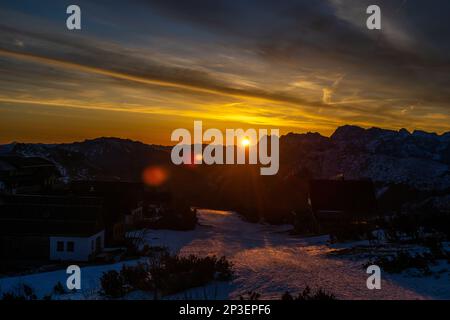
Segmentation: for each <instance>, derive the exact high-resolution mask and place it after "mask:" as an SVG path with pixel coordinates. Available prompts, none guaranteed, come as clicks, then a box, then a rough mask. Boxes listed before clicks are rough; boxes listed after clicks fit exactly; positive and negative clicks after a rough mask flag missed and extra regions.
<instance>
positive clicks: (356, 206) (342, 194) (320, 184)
mask: <svg viewBox="0 0 450 320" xmlns="http://www.w3.org/2000/svg"><path fill="white" fill-rule="evenodd" d="M309 196H310V200H311V206H312V209H313V211H314V212H318V211H343V212H347V213H358V214H370V213H373V212H374V211H375V210H376V198H375V191H374V186H373V183H372V181H370V180H311V181H310V183H309Z"/></svg>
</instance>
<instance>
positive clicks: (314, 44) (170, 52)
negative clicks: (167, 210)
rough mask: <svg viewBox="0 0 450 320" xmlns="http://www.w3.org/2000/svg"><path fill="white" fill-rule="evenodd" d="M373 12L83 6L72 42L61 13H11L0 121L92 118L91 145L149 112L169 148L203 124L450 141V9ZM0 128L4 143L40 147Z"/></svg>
mask: <svg viewBox="0 0 450 320" xmlns="http://www.w3.org/2000/svg"><path fill="white" fill-rule="evenodd" d="M369 4H371V3H370V1H365V0H363V1H356V0H345V1H343V0H328V1H314V2H313V1H300V0H299V1H294V0H284V1H275V0H274V1H269V0H258V1H256V0H255V1H251V0H244V1H225V0H216V1H206V0H205V1H203V0H190V1H167V0H164V1H163V0H133V1H128V2H127V4H126V5H125V4H124V3H123V1H101V0H98V1H79V5H80V7H81V8H82V26H83V29H82V30H81V31H79V32H70V31H68V30H66V29H65V18H66V15H65V8H64V6H63V4H58V5H56V4H54V3H53V1H41V2H40V6H36V4H35V3H33V1H28V0H27V1H21V2H19V3H13V2H8V3H2V4H1V6H2V7H1V11H0V21H1V23H0V113H1V114H2V116H3V117H2V118H3V119H12V118H14V119H19V117H18V114H17V113H18V112H23V115H24V117H27V114H28V113H27V112H29V111H32V113H36V112H37V113H40V114H41V117H45V116H44V115H43V114H47V115H48V114H49V113H50V114H52V112H54V114H53V115H48V116H47V118H46V119H54V121H56V119H57V118H58V117H57V116H55V115H56V114H57V112H56V111H51V110H56V109H57V108H63V109H67V110H68V111H67V114H66V115H67V116H70V115H71V114H72V115H73V119H72V120H73V122H72V123H73V126H76V125H79V123H78V122H77V121H81V120H79V119H78V118H77V117H79V113H80V112H82V114H83V115H84V118H90V119H91V120H92V119H96V120H95V121H94V120H92V121H93V122H92V121H91V123H93V124H96V123H97V127H96V130H93V129H92V128H91V130H90V131H89V128H83V130H85V131H84V132H85V134H84V136H86V137H89V136H92V135H93V134H97V133H98V128H104V130H103V131H101V133H108V132H109V131H108V130H110V129H111V128H110V127H109V126H105V125H104V124H103V122H102V121H101V118H100V116H99V115H97V114H95V112H108V111H109V112H111V115H113V114H120V116H119V115H116V116H110V117H112V118H114V119H115V120H114V121H116V124H115V129H116V132H111V133H110V135H115V133H119V134H120V135H123V136H127V135H134V134H135V131H133V130H132V129H130V128H129V125H130V124H129V122H130V121H127V119H126V118H127V117H129V118H128V120H130V119H131V118H133V119H134V116H133V115H132V114H142V117H143V118H142V120H141V122H142V123H140V124H139V127H140V126H144V123H146V124H149V125H152V124H155V123H156V122H158V123H159V125H158V126H157V128H158V132H157V133H158V138H157V139H158V141H156V142H162V143H164V142H167V139H168V137H170V131H171V130H173V129H174V128H176V127H177V126H179V125H183V124H185V126H189V125H190V124H191V122H192V119H199V120H209V121H211V125H219V126H221V127H227V126H230V125H242V126H255V125H258V126H277V127H281V128H282V132H287V131H300V132H303V131H320V132H322V133H324V134H329V133H331V132H332V131H333V130H334V128H335V127H336V126H339V125H342V124H346V123H351V124H358V125H362V126H380V127H388V128H396V129H399V128H401V127H406V128H408V129H411V130H412V129H425V130H432V131H438V132H443V131H447V130H449V129H450V121H449V120H450V119H449V118H450V109H449V107H450V44H449V42H448V41H447V39H448V37H449V36H450V22H448V19H447V17H446V12H448V9H450V3H448V1H434V2H433V4H429V3H428V4H427V3H426V2H424V1H419V0H416V1H411V0H409V1H406V0H399V1H387V0H383V1H378V5H379V6H380V7H381V8H382V19H383V20H382V27H383V29H382V30H381V31H369V30H367V28H365V21H366V18H367V15H366V13H365V9H366V8H367V6H368V5H369ZM14 106H16V107H14ZM44 109H45V110H46V111H45V112H44V111H43V110H44ZM19 110H20V111H19ZM24 110H28V111H27V112H25V111H24ZM74 110H75V111H74ZM14 113H16V114H15V115H14ZM96 117H97V118H96ZM162 118H164V125H162V126H161V125H160V124H161V119H162ZM77 119H78V120H77ZM144 119H145V121H144ZM1 121H2V120H0V122H1ZM15 121H19V120H15ZM21 121H22V125H23V127H24V126H25V125H27V126H28V127H29V125H30V123H32V120H31V119H26V120H21ZM49 121H50V120H49ZM18 125H19V126H20V123H19V124H18ZM102 125H103V127H102ZM2 126H3V128H7V129H3V130H4V133H5V137H6V136H8V138H3V139H5V140H7V139H12V138H13V136H17V137H16V139H24V140H26V139H29V138H27V137H24V136H23V134H22V136H20V135H21V133H20V132H19V131H14V129H13V128H12V125H11V124H7V123H2ZM155 128H156V126H155ZM6 130H8V132H6ZM48 130H49V131H48V135H47V136H48V137H53V140H55V141H57V140H60V138H58V132H57V131H55V130H53V131H52V129H51V128H49V129H48ZM27 131H29V130H27ZM6 133H7V134H6ZM148 134H149V135H152V134H153V135H155V134H156V131H151V130H150V131H149V132H148ZM61 136H64V139H67V137H66V135H65V134H62V133H61ZM79 136H80V137H82V136H83V134H82V133H80V135H79ZM164 137H167V138H164ZM73 138H75V137H73ZM139 138H140V139H144V140H146V141H152V137H148V138H146V137H142V136H139ZM153 138H154V137H153ZM50 140H51V139H50Z"/></svg>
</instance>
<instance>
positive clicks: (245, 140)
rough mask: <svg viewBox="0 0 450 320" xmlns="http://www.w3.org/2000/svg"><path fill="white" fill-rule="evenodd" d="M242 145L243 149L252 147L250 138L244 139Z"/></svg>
mask: <svg viewBox="0 0 450 320" xmlns="http://www.w3.org/2000/svg"><path fill="white" fill-rule="evenodd" d="M241 144H242V146H243V147H247V146H249V145H250V140H249V139H248V138H244V139H242V141H241Z"/></svg>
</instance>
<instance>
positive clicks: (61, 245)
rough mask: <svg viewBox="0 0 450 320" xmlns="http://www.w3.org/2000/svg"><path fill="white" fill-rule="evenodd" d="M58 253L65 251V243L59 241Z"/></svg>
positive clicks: (57, 245) (57, 244)
mask: <svg viewBox="0 0 450 320" xmlns="http://www.w3.org/2000/svg"><path fill="white" fill-rule="evenodd" d="M56 251H58V252H62V251H64V242H63V241H58V242H57V243H56Z"/></svg>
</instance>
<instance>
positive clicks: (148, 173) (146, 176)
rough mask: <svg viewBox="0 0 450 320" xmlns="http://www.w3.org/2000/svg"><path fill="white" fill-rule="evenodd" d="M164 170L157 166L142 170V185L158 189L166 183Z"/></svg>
mask: <svg viewBox="0 0 450 320" xmlns="http://www.w3.org/2000/svg"><path fill="white" fill-rule="evenodd" d="M167 177H168V174H167V171H166V169H164V168H162V167H159V166H151V167H148V168H146V169H145V170H144V172H143V173H142V180H143V181H144V183H145V184H146V185H148V186H151V187H158V186H160V185H162V184H163V183H164V182H166V181H167Z"/></svg>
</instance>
